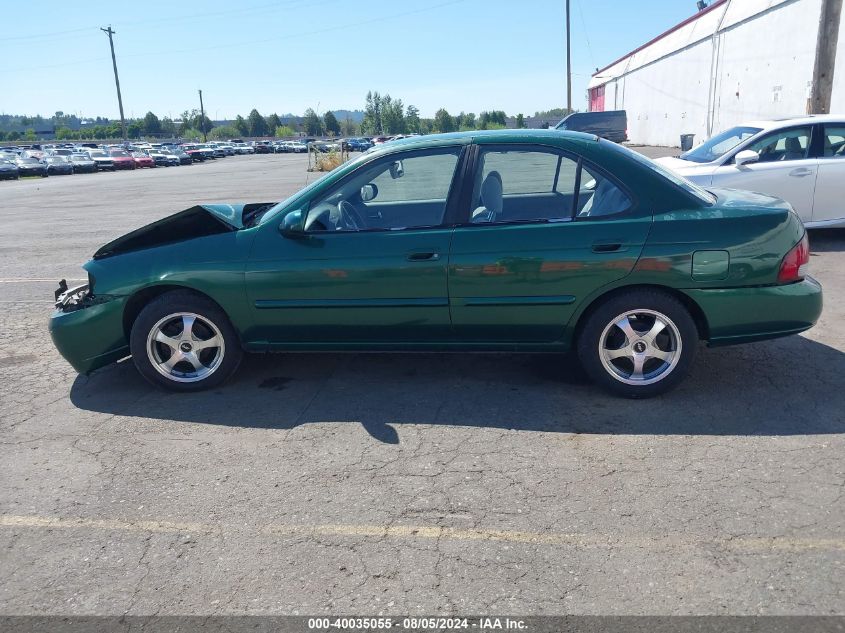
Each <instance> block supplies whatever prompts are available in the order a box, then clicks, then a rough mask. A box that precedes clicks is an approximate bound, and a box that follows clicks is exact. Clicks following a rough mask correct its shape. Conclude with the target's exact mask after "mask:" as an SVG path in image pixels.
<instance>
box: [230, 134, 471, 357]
mask: <svg viewBox="0 0 845 633" xmlns="http://www.w3.org/2000/svg"><path fill="white" fill-rule="evenodd" d="M460 154H461V148H460V147H447V148H442V149H437V150H426V151H418V152H404V153H401V154H392V155H390V156H389V157H385V158H381V159H376V160H375V161H373V162H370V163H366V164H364V165H362V166H361V167H360V168H359V169H357V170H356V171H354V172H353V173H352V174H350V175H349V176H347V177H346V178H344V179H343V180H342V181H341V182H340V183H338V184H337V185H336V186H335V187H333V188H332V189H331V190H330V191H329V192H328V193H326V194H324V195H321V196H319V197H317V198H316V199H313V200H311V201H310V203H309V204H308V205H307V209H306V210H305V213H306V219H305V222H304V228H305V232H304V233H303V234H301V235H297V236H284V235H282V234H281V233H280V232H279V231H278V230H276V227H272V230H269V231H263V232H262V233H261V234H260V235H259V236H258V237H257V238H256V245H255V247H254V250H253V257H252V260H251V262H250V265H249V269H248V271H247V274H246V277H247V279H246V283H247V293H248V298H249V301H250V303H251V305H252V307H253V310H254V320H255V323H256V330H255V333H254V336H253V337H252V338H253V339H261V340H265V341H267V342H268V343H270V345H271V346H278V347H295V346H297V345H299V344H303V345H306V346H307V345H309V344H313V343H318V342H319V343H326V344H328V345H330V346H332V345H334V346H339V345H340V344H341V343H352V344H355V343H367V344H379V343H383V344H390V343H425V342H431V341H439V340H446V339H448V338H449V334H450V320H449V300H448V293H447V277H446V262H447V260H448V254H449V242H450V239H451V234H452V229H450V228H446V227H444V226H442V222H443V217H444V214H445V210H446V206H447V201H448V199H449V195H450V191H451V186H452V180H453V179H454V174H455V172H456V168H457V165H458V163H459V159H460Z"/></svg>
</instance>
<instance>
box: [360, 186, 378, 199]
mask: <svg viewBox="0 0 845 633" xmlns="http://www.w3.org/2000/svg"><path fill="white" fill-rule="evenodd" d="M377 195H378V187H376V186H375V185H374V184H373V183H370V184H368V185H364V186H363V187H361V201H362V202H369V201H370V200H374V199H375V197H376V196H377Z"/></svg>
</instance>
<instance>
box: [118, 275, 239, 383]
mask: <svg viewBox="0 0 845 633" xmlns="http://www.w3.org/2000/svg"><path fill="white" fill-rule="evenodd" d="M182 313H187V314H190V315H193V318H192V317H190V316H188V317H187V318H188V319H189V322H190V323H191V324H192V326H191V331H190V332H188V333H187V334H184V332H185V329H184V324H185V323H186V322H185V320H184V319H183V318H182ZM168 328H170V329H168ZM215 328H216V332H215ZM159 332H161V333H162V334H163V335H164V338H166V339H167V340H169V341H173V342H174V343H176V344H179V348H182V346H184V345H186V344H187V347H186V348H182V349H179V348H177V347H175V346H171V345H168V344H166V343H163V342H161V343H160V342H157V341H151V338H152V337H154V336H155V335H156V334H158V333H159ZM218 336H219V337H220V338H222V345H211V346H209V347H206V348H204V349H194V350H192V349H191V346H192V344H193V345H195V346H196V344H197V343H208V342H209V341H216V340H217V337H218ZM148 346H149V347H148ZM197 347H198V346H197ZM129 349H130V351H131V352H132V360H133V362H134V363H135V367H137V368H138V371H139V372H140V373H141V375H142V376H143V377H144V378H146V379H147V380H148V381H149V382H151V383H152V384H154V385H157V386H159V387H163V388H165V389H169V390H171V391H182V392H184V391H201V390H203V389H210V388H212V387H216V386H217V385H219V384H221V383H223V382H224V381H225V380H226V379H227V378H229V377H230V376H231V375H232V374H233V373H234V372H235V370H236V369H237V368H238V365H240V362H241V358H243V350H242V348H241V342H240V339H239V338H238V334H237V332H236V331H235V328H234V327H232V324H231V323H230V322H229V318H228V317H227V316H226V313H225V312H223V310H221V309H220V307H219V306H217V304H216V303H214V302H213V301H211V300H210V299H208V298H206V297H204V296H202V295H198V294H196V293H193V292H190V291H187V290H176V291H172V292H168V293H165V294H163V295H160V296H158V297H156V298H155V299H153V300H152V301H151V302H150V303H149V304H147V306H146V307H144V309H143V310H141V313H140V314H139V315H138V318H137V319H135V322H134V323H133V324H132V332H131V334H130V337H129ZM177 349H178V351H176V352H175V353H177V354H179V355H180V357H181V358H183V359H188V360H179V361H177V362H176V363H175V365H174V366H173V367H172V369H168V368H167V367H166V363H167V362H169V360H170V359H171V354H173V353H174V350H177ZM218 350H219V354H220V357H219V358H218V357H217V354H218ZM192 354H193V356H191V355H192ZM156 361H160V362H156ZM189 361H190V362H189ZM195 361H198V363H199V366H200V368H197V365H195V364H193V363H194V362H195ZM209 369H210V371H208V373H207V374H205V375H204V376H203V373H204V372H205V371H206V370H209Z"/></svg>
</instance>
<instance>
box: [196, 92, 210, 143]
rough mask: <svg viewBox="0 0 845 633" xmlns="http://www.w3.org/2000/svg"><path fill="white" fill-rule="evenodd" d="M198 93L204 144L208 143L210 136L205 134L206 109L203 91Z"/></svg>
mask: <svg viewBox="0 0 845 633" xmlns="http://www.w3.org/2000/svg"><path fill="white" fill-rule="evenodd" d="M198 92H199V93H200V129H201V131H202V142H203V143H205V142H206V141H208V136H207V135H206V133H205V108H203V107H202V90H199V91H198Z"/></svg>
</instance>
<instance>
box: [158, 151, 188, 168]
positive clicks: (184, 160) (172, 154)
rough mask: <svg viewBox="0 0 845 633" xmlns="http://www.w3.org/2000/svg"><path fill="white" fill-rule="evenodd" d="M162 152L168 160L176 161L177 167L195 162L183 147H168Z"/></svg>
mask: <svg viewBox="0 0 845 633" xmlns="http://www.w3.org/2000/svg"><path fill="white" fill-rule="evenodd" d="M162 151H163V152H164V153H165V154H167V156H168V158H171V159H176V161H177V162H176V164H177V165H190V164H191V163H193V162H194V161H193V159H192V158H191V156H190V155H189V154H187V153H186V152H184V151H183V150H182V148H181V147H168V148H165V149H163V150H162Z"/></svg>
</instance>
